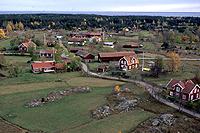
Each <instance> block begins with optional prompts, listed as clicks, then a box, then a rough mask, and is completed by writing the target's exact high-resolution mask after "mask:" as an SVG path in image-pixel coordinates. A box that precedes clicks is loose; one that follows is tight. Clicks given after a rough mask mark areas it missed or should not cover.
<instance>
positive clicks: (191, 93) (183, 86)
mask: <svg viewBox="0 0 200 133" xmlns="http://www.w3.org/2000/svg"><path fill="white" fill-rule="evenodd" d="M166 87H167V88H169V90H170V94H169V95H170V96H172V97H176V98H179V99H182V100H183V101H186V102H187V101H195V100H199V99H200V86H199V85H198V84H196V83H194V82H193V81H192V80H186V81H180V80H175V79H172V80H170V82H169V83H168V84H167V86H166Z"/></svg>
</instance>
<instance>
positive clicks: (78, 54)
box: [76, 50, 90, 58]
mask: <svg viewBox="0 0 200 133" xmlns="http://www.w3.org/2000/svg"><path fill="white" fill-rule="evenodd" d="M76 55H77V56H80V57H81V58H86V57H87V56H88V55H90V53H88V52H86V51H83V50H79V51H78V52H76Z"/></svg>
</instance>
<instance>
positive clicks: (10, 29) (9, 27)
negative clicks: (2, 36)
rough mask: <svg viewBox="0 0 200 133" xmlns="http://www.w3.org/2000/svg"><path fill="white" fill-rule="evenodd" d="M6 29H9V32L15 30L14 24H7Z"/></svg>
mask: <svg viewBox="0 0 200 133" xmlns="http://www.w3.org/2000/svg"><path fill="white" fill-rule="evenodd" d="M6 30H7V32H8V33H10V32H11V31H12V30H13V29H12V26H11V25H10V24H7V26H6Z"/></svg>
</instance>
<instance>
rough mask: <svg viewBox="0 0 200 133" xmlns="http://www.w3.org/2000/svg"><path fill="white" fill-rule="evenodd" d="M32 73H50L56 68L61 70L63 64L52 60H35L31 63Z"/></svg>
mask: <svg viewBox="0 0 200 133" xmlns="http://www.w3.org/2000/svg"><path fill="white" fill-rule="evenodd" d="M31 68H32V72H33V73H50V72H55V71H56V70H63V69H64V68H65V65H64V64H62V63H55V62H54V61H35V62H33V63H31Z"/></svg>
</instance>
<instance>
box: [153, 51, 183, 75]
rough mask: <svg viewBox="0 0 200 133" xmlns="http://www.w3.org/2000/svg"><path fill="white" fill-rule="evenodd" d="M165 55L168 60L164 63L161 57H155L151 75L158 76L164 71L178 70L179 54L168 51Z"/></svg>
mask: <svg viewBox="0 0 200 133" xmlns="http://www.w3.org/2000/svg"><path fill="white" fill-rule="evenodd" d="M167 57H168V61H166V63H164V60H163V58H161V57H157V58H156V60H155V65H154V66H153V67H152V68H151V76H153V77H156V78H158V77H159V75H161V74H163V73H165V72H177V71H179V70H180V67H181V61H180V56H179V55H178V54H177V53H175V52H168V53H167ZM165 65H166V66H167V67H165Z"/></svg>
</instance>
